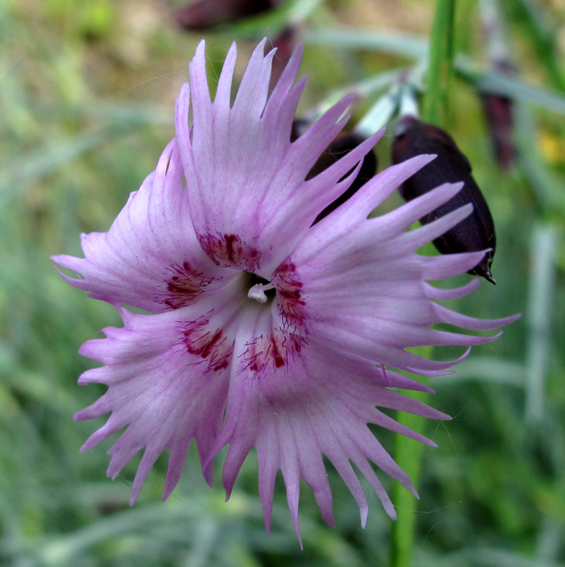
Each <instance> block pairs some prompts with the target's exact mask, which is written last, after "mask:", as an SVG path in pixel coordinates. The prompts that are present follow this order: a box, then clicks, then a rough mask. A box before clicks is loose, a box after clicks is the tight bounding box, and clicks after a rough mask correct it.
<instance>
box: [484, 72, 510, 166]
mask: <svg viewBox="0 0 565 567" xmlns="http://www.w3.org/2000/svg"><path fill="white" fill-rule="evenodd" d="M495 69H496V70H497V71H499V72H502V73H505V74H507V75H511V74H512V73H514V68H513V67H512V66H511V65H509V64H507V63H505V62H502V61H499V62H497V63H496V64H495ZM480 97H481V101H482V103H483V110H484V113H485V117H486V119H487V124H488V127H489V132H490V138H491V141H492V146H493V149H494V155H495V157H496V163H497V164H498V166H499V167H500V168H501V169H504V170H508V169H510V167H512V164H513V163H514V160H515V159H516V146H515V144H514V105H513V102H512V100H511V99H510V98H508V97H506V96H503V95H499V94H493V93H481V94H480Z"/></svg>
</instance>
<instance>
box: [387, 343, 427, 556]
mask: <svg viewBox="0 0 565 567" xmlns="http://www.w3.org/2000/svg"><path fill="white" fill-rule="evenodd" d="M411 350H412V352H414V353H415V354H418V355H420V356H425V357H426V358H429V357H430V356H431V355H432V352H433V347H431V346H425V347H419V348H415V349H411ZM413 377H414V378H416V379H419V380H421V376H413ZM409 395H410V396H411V397H413V398H414V399H416V400H419V401H421V402H424V403H426V401H427V398H428V396H429V394H428V393H426V392H410V394H409ZM397 420H398V422H399V423H401V424H402V425H406V426H407V427H409V428H410V429H413V430H415V431H417V432H418V433H423V431H424V426H425V423H426V421H425V418H423V417H421V416H419V415H412V414H410V413H399V414H398V417H397ZM423 449H424V446H423V445H422V444H421V443H418V442H417V441H414V440H413V439H409V438H408V437H404V436H403V435H397V436H396V441H395V445H394V458H395V460H396V462H397V463H398V464H399V466H400V467H402V469H404V471H406V473H407V474H408V475H410V479H411V480H412V484H413V485H414V487H415V488H416V490H418V484H419V479H420V469H421V462H422V451H423ZM392 501H393V502H394V504H395V506H396V512H397V514H398V519H397V520H396V522H393V524H392V534H391V536H392V537H391V547H390V567H410V565H411V564H412V552H413V548H414V537H415V527H416V511H417V500H415V499H414V496H413V495H412V494H411V493H410V492H408V490H406V489H405V488H404V487H403V486H402V485H401V484H399V483H396V484H395V485H394V489H393V495H392Z"/></svg>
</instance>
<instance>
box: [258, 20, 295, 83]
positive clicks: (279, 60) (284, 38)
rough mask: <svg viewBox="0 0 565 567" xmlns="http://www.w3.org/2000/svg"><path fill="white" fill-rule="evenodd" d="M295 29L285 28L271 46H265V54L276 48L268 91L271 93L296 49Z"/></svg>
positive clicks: (291, 26) (291, 27) (289, 26)
mask: <svg viewBox="0 0 565 567" xmlns="http://www.w3.org/2000/svg"><path fill="white" fill-rule="evenodd" d="M295 44H296V28H295V27H294V26H293V25H288V26H287V27H285V28H284V29H283V30H282V31H281V32H280V33H279V34H278V35H277V36H276V37H275V38H274V39H273V41H272V45H271V46H267V43H266V44H265V52H268V51H270V50H271V49H272V48H276V50H277V52H276V53H275V56H274V57H273V66H272V69H271V82H270V85H269V90H270V91H272V90H273V89H274V88H275V85H276V84H277V83H278V82H279V79H280V78H281V75H282V73H283V71H284V70H285V68H286V65H287V63H288V62H289V60H290V57H291V55H292V53H293V51H294V48H295V47H296V45H295Z"/></svg>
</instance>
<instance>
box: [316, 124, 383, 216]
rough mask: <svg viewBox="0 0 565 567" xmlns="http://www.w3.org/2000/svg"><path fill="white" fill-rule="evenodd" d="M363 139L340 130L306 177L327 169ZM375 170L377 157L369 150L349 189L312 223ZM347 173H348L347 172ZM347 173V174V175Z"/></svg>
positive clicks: (326, 214) (358, 187) (333, 209)
mask: <svg viewBox="0 0 565 567" xmlns="http://www.w3.org/2000/svg"><path fill="white" fill-rule="evenodd" d="M364 141H365V138H364V137H363V136H360V135H359V134H355V133H354V132H341V133H340V134H338V135H337V136H336V137H335V139H334V141H333V142H332V143H331V144H330V145H329V146H328V147H327V148H326V149H325V150H324V153H323V154H322V155H321V156H320V157H319V158H318V161H316V163H315V164H314V167H312V169H311V170H310V171H309V172H308V175H307V176H306V179H312V177H315V176H316V175H318V174H319V173H322V171H324V170H325V169H328V167H330V166H331V165H333V164H334V163H335V162H336V161H337V160H338V159H340V158H342V157H343V156H344V155H346V154H348V153H349V152H350V151H351V150H353V149H354V148H356V147H357V146H358V145H359V144H361V143H362V142H364ZM376 171H377V157H376V156H375V154H374V152H373V151H370V152H369V153H368V154H367V155H366V156H365V157H364V158H363V164H362V165H361V169H360V170H359V173H358V174H357V177H356V178H355V180H354V181H353V183H352V184H351V186H350V187H349V189H348V190H347V191H346V192H345V193H343V194H342V195H340V196H339V197H338V198H337V199H336V200H335V201H333V202H332V203H330V204H329V205H328V206H327V207H326V208H325V209H324V210H323V211H322V212H321V213H320V214H319V215H318V216H317V217H316V220H315V221H314V224H316V223H317V222H319V221H321V220H322V219H323V218H324V217H327V216H328V215H329V214H330V213H331V212H332V211H335V210H336V209H337V208H338V207H339V206H340V205H342V204H343V203H345V201H347V200H348V199H349V198H350V197H352V196H353V195H355V193H356V192H357V191H358V190H359V189H360V188H361V187H362V186H363V185H364V184H365V183H366V182H367V181H369V179H371V178H372V177H373V176H374V175H375V172H376ZM348 174H349V173H348ZM348 174H347V175H348Z"/></svg>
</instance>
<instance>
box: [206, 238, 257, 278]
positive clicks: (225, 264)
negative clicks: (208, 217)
mask: <svg viewBox="0 0 565 567" xmlns="http://www.w3.org/2000/svg"><path fill="white" fill-rule="evenodd" d="M198 241H199V242H200V246H202V249H203V250H204V252H206V254H207V255H208V256H209V257H210V259H211V260H212V261H213V262H214V263H215V264H217V265H218V266H221V267H222V268H238V269H241V270H248V271H250V272H252V271H254V270H256V269H257V268H259V260H260V258H261V252H259V250H257V249H256V248H253V247H252V246H248V245H247V244H245V243H244V242H243V241H242V240H241V238H240V237H239V236H237V235H236V234H221V233H216V234H215V235H214V234H210V233H207V234H205V235H202V236H199V237H198Z"/></svg>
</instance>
